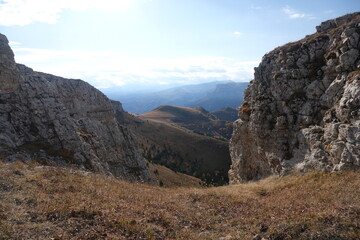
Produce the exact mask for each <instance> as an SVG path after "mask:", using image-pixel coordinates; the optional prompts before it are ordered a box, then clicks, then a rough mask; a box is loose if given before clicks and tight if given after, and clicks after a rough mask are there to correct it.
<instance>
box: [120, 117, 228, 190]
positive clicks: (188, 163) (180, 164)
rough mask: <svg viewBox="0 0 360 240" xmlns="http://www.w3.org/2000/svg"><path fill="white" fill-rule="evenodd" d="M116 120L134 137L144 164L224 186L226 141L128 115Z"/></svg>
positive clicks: (226, 156)
mask: <svg viewBox="0 0 360 240" xmlns="http://www.w3.org/2000/svg"><path fill="white" fill-rule="evenodd" d="M117 117H118V119H119V121H120V122H121V123H122V124H124V125H125V126H126V127H127V128H128V129H130V130H131V131H132V132H133V133H134V135H135V136H136V138H137V140H138V142H139V144H140V146H139V147H140V149H141V150H142V152H143V155H144V156H145V158H147V159H148V160H150V161H152V162H154V163H158V164H161V165H165V166H167V167H169V168H170V169H172V170H176V171H180V172H183V173H186V174H188V175H191V176H195V177H198V178H200V179H202V180H204V181H206V182H207V183H215V184H224V183H225V182H227V177H228V176H227V174H228V170H229V168H230V164H231V160H230V153H229V147H228V143H227V142H226V141H222V140H218V139H215V138H211V137H208V136H203V135H199V134H196V133H194V132H192V131H190V130H187V129H184V128H182V127H180V126H178V125H176V124H165V123H164V122H158V121H154V120H145V119H140V118H139V117H136V116H133V115H130V114H128V113H121V116H120V115H119V114H118V116H117Z"/></svg>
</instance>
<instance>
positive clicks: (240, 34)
mask: <svg viewBox="0 0 360 240" xmlns="http://www.w3.org/2000/svg"><path fill="white" fill-rule="evenodd" d="M233 34H235V35H236V36H242V35H243V33H242V32H233Z"/></svg>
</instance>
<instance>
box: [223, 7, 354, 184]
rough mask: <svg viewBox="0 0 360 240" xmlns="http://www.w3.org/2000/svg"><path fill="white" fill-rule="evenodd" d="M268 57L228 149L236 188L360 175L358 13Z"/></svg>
mask: <svg viewBox="0 0 360 240" xmlns="http://www.w3.org/2000/svg"><path fill="white" fill-rule="evenodd" d="M317 31H318V32H317V33H315V34H313V35H310V36H308V37H306V38H305V39H303V40H300V41H298V42H294V43H289V44H287V45H285V46H282V47H279V48H277V49H275V50H273V51H272V52H270V53H268V54H266V55H265V56H264V57H263V59H262V62H261V63H260V65H259V66H258V67H257V68H256V69H255V79H254V80H253V81H252V82H251V84H250V86H249V87H248V89H247V90H246V91H245V98H244V102H243V103H242V105H241V107H240V111H239V119H238V120H237V121H236V122H235V124H234V132H233V136H232V139H231V143H230V152H231V158H232V167H231V170H230V171H229V177H230V182H231V183H237V182H240V181H248V180H256V179H260V178H263V177H266V176H268V175H270V174H285V173H287V172H290V171H294V170H296V171H307V170H310V169H317V170H345V169H354V170H356V169H359V168H360V131H359V130H360V58H359V49H360V41H359V39H360V13H354V14H350V15H346V16H344V17H341V18H337V19H334V20H329V21H327V22H324V23H322V24H321V25H320V26H319V27H317Z"/></svg>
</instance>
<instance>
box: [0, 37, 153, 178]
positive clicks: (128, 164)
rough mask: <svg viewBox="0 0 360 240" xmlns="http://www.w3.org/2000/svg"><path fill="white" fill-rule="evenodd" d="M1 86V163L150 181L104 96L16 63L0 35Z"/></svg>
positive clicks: (88, 87) (135, 148)
mask: <svg viewBox="0 0 360 240" xmlns="http://www.w3.org/2000/svg"><path fill="white" fill-rule="evenodd" d="M0 83H1V85H0V155H1V156H2V158H3V160H4V161H6V162H11V161H14V160H22V161H24V162H28V161H30V160H36V161H38V162H41V163H44V164H50V165H74V166H77V167H80V168H85V169H89V170H92V171H95V172H101V173H105V174H109V175H113V176H115V177H121V178H124V179H127V180H138V181H146V182H147V181H149V180H150V175H149V170H148V167H147V166H146V163H145V160H144V158H143V157H142V156H141V154H140V152H139V151H138V148H137V145H136V143H135V142H134V140H133V137H132V135H131V134H130V133H129V132H128V131H127V129H126V128H124V127H123V126H121V125H120V124H118V122H117V121H116V118H115V112H114V109H113V105H112V104H111V102H110V100H109V99H108V98H107V97H106V96H105V95H104V94H102V93H101V92H100V91H98V90H96V89H95V88H94V87H92V86H91V85H89V84H87V83H85V82H84V81H81V80H73V79H64V78H61V77H57V76H53V75H49V74H45V73H40V72H35V71H33V70H32V69H30V68H28V67H26V66H24V65H19V64H16V63H15V61H14V54H13V52H12V50H11V49H10V47H9V45H8V40H7V38H6V37H5V36H4V35H1V34H0ZM117 109H121V105H120V106H118V108H117Z"/></svg>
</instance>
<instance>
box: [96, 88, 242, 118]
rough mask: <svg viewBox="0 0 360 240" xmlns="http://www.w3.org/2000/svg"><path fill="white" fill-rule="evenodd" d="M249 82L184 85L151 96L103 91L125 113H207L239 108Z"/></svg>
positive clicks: (150, 94) (141, 93)
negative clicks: (168, 109) (169, 109)
mask: <svg viewBox="0 0 360 240" xmlns="http://www.w3.org/2000/svg"><path fill="white" fill-rule="evenodd" d="M248 84H249V83H248V82H233V81H216V82H209V83H202V84H195V85H185V86H180V87H174V88H170V89H167V90H162V91H158V92H153V93H143V92H140V93H138V94H134V93H132V95H131V96H126V95H124V94H122V93H121V92H119V93H118V94H117V93H116V92H114V91H113V90H111V89H102V91H103V92H104V93H105V94H106V95H107V96H108V97H109V98H111V99H114V100H117V101H120V102H122V104H123V107H124V110H125V111H127V112H131V113H136V114H142V113H145V112H149V111H151V110H153V109H155V108H157V107H159V106H161V105H173V106H180V107H196V106H202V107H203V108H205V109H206V110H207V111H210V112H211V111H216V110H220V109H222V108H225V107H233V108H236V107H238V106H239V105H240V104H241V102H242V99H243V93H244V89H245V88H246V87H247V86H248Z"/></svg>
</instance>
